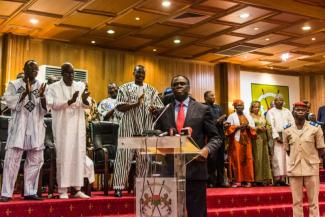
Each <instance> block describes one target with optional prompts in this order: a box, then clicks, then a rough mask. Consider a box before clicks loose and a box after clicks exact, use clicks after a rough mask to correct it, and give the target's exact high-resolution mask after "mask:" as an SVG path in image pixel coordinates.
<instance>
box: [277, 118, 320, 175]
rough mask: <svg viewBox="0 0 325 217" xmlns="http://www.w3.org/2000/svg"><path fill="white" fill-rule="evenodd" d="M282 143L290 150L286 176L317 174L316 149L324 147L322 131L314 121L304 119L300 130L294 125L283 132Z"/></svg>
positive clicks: (317, 160)
mask: <svg viewBox="0 0 325 217" xmlns="http://www.w3.org/2000/svg"><path fill="white" fill-rule="evenodd" d="M283 143H284V145H285V148H286V151H288V152H290V154H289V162H288V164H287V165H288V166H287V167H288V168H287V174H288V176H313V175H319V163H320V159H319V156H318V149H321V148H325V144H324V138H323V132H322V129H321V128H320V126H319V125H318V124H316V123H314V122H309V121H305V125H304V126H303V128H302V130H301V131H300V130H298V129H297V127H296V125H295V124H294V125H292V126H290V127H287V128H286V129H285V130H284V132H283Z"/></svg>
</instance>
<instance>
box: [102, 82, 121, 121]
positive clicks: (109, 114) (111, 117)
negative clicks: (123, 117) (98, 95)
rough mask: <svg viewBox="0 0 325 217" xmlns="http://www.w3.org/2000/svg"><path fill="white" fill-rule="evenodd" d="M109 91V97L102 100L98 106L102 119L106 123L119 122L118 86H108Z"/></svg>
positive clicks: (111, 84)
mask: <svg viewBox="0 0 325 217" xmlns="http://www.w3.org/2000/svg"><path fill="white" fill-rule="evenodd" d="M107 91H108V95H109V97H108V98H106V99H104V100H102V101H101V102H100V103H99V105H98V112H99V114H100V119H101V120H104V121H112V122H118V120H117V114H116V111H115V107H116V97H117V92H118V86H117V85H116V84H115V83H110V84H108V86H107Z"/></svg>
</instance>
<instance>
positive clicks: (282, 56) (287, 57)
mask: <svg viewBox="0 0 325 217" xmlns="http://www.w3.org/2000/svg"><path fill="white" fill-rule="evenodd" d="M289 58H290V54H289V53H283V54H281V59H282V61H284V62H285V61H287V60H288V59H289Z"/></svg>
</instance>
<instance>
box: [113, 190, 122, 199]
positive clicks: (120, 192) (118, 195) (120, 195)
mask: <svg viewBox="0 0 325 217" xmlns="http://www.w3.org/2000/svg"><path fill="white" fill-rule="evenodd" d="M114 197H122V190H118V189H116V190H115V193H114Z"/></svg>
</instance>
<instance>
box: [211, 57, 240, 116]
mask: <svg viewBox="0 0 325 217" xmlns="http://www.w3.org/2000/svg"><path fill="white" fill-rule="evenodd" d="M216 71H218V72H219V74H220V75H219V77H220V79H219V81H218V82H219V83H216V87H217V85H218V86H219V87H220V88H219V89H220V92H219V93H220V94H219V97H220V105H221V106H222V107H223V108H224V110H225V112H226V113H227V114H229V113H232V111H233V107H232V101H233V100H234V99H239V98H240V67H239V65H234V64H229V63H220V64H218V65H216V69H215V73H216ZM216 89H217V88H216Z"/></svg>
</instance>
